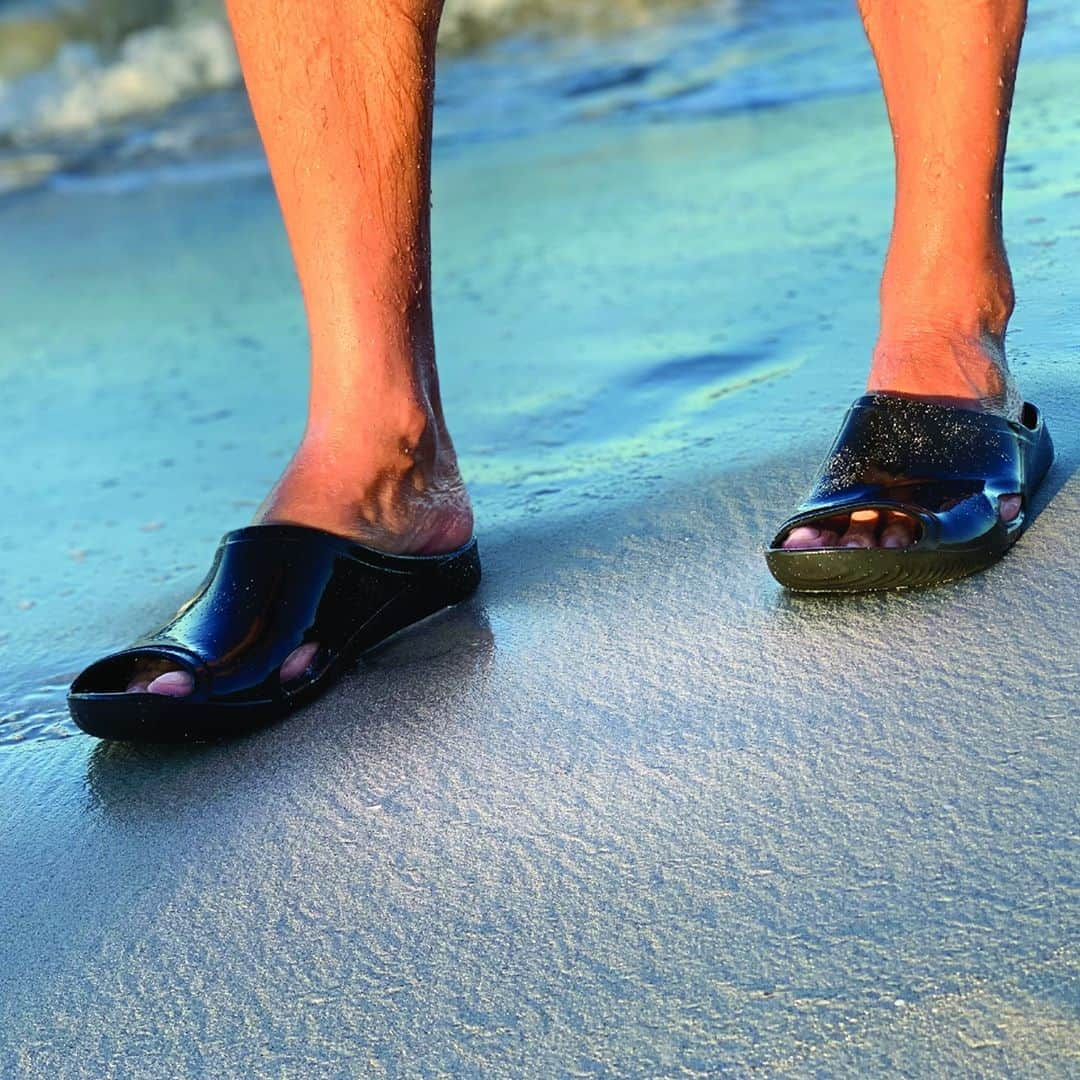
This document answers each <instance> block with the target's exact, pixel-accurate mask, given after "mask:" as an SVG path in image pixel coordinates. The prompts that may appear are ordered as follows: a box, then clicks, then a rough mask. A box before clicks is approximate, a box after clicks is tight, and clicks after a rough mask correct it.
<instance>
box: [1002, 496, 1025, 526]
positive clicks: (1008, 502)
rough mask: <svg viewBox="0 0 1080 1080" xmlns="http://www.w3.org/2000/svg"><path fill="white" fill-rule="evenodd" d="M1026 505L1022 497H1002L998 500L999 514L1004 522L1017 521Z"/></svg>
mask: <svg viewBox="0 0 1080 1080" xmlns="http://www.w3.org/2000/svg"><path fill="white" fill-rule="evenodd" d="M1023 504H1024V497H1023V496H1022V495H1002V496H1001V498H1000V499H998V514H1000V515H1001V520H1002V521H1004V522H1010V521H1015V520H1016V519H1017V518H1018V517H1019V516H1020V509H1021V507H1022V506H1023Z"/></svg>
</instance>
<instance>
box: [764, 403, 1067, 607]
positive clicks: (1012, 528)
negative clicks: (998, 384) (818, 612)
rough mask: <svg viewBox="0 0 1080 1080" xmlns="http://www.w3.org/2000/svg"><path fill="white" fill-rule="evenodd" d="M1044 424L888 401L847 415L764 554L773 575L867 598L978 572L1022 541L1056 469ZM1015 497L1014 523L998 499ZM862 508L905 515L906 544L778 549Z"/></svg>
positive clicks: (1026, 413)
mask: <svg viewBox="0 0 1080 1080" xmlns="http://www.w3.org/2000/svg"><path fill="white" fill-rule="evenodd" d="M1053 457H1054V449H1053V444H1052V442H1051V440H1050V434H1049V432H1048V431H1047V430H1046V425H1045V424H1044V423H1043V418H1042V416H1041V414H1040V412H1039V410H1038V409H1037V408H1035V406H1034V405H1030V404H1025V405H1024V407H1023V410H1022V414H1021V418H1020V420H1018V421H1016V420H1006V419H1005V418H1003V417H1000V416H995V415H993V414H991V413H985V412H978V411H975V410H972V409H964V408H958V407H954V406H949V405H938V404H933V403H930V402H924V401H919V400H917V399H910V398H905V397H900V396H895V395H891V394H868V395H865V396H864V397H860V398H858V399H857V400H856V401H855V403H854V404H853V405H852V407H851V408H850V409H849V410H848V413H847V415H846V416H845V418H844V422H843V424H842V425H841V428H840V432H839V434H838V435H837V438H836V441H835V442H834V443H833V446H832V449H831V450H830V451H829V455H828V457H827V458H826V459H825V462H824V463H823V464H822V466H821V468H820V470H819V471H818V474H817V477H816V478H815V480H814V484H813V487H812V489H811V491H810V494H809V495H808V496H807V498H806V499H805V501H804V502H803V503H802V505H801V506H799V508H798V509H797V510H796V512H795V513H794V514H793V515H792V516H791V517H790V518H788V519H787V521H785V522H784V524H783V525H782V526H781V527H780V530H779V531H778V533H777V535H776V537H775V538H774V539H773V541H772V543H771V544H770V545H769V547H768V548H767V549H766V552H765V558H766V562H767V563H768V566H769V570H770V571H771V572H772V575H773V577H775V578H776V580H777V581H779V582H780V583H781V584H782V585H784V586H786V587H787V588H789V589H793V590H795V591H798V592H865V591H871V590H877V589H897V588H915V587H920V586H926V585H936V584H939V583H941V582H945V581H950V580H952V579H954V578H958V577H963V576H965V575H967V574H972V573H975V572H976V571H978V570H982V569H984V568H985V567H987V566H989V565H990V564H991V563H993V562H995V561H996V560H997V559H999V558H1001V556H1002V555H1003V554H1004V553H1005V552H1006V551H1007V550H1008V549H1009V548H1010V547H1011V546H1012V545H1013V544H1014V543H1015V542H1016V541H1017V540H1018V539H1019V537H1020V535H1021V533H1022V532H1023V531H1024V529H1025V528H1026V526H1027V524H1028V522H1029V519H1030V500H1031V496H1032V495H1033V494H1034V492H1035V490H1036V488H1037V487H1038V486H1039V484H1040V483H1041V482H1042V479H1043V477H1044V476H1045V475H1046V473H1047V471H1048V469H1049V468H1050V464H1051V462H1052V461H1053ZM1008 495H1019V496H1020V499H1021V505H1020V511H1019V513H1018V514H1017V516H1016V517H1015V519H1013V520H1011V521H1009V522H1005V521H1003V520H1002V519H1001V516H1000V513H999V509H998V500H999V499H1001V498H1002V497H1004V496H1008ZM857 510H877V511H891V512H895V513H900V514H903V515H905V516H906V517H908V518H910V519H911V521H912V523H913V525H914V534H915V538H914V542H913V543H912V544H911V545H910V546H908V547H903V548H881V547H873V548H839V547H826V548H798V549H785V548H784V547H783V546H782V545H783V542H784V540H785V538H786V537H787V536H788V535H789V533H790V532H791V531H792V530H793V529H796V528H798V527H799V526H803V525H821V524H822V523H828V522H829V521H830V519H833V518H837V517H841V518H842V517H843V516H845V515H849V514H851V513H852V512H853V511H857Z"/></svg>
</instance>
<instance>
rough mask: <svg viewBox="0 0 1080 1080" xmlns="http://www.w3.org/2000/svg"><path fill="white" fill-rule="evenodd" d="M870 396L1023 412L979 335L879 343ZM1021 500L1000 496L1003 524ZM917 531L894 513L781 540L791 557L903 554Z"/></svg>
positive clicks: (995, 353) (993, 340)
mask: <svg viewBox="0 0 1080 1080" xmlns="http://www.w3.org/2000/svg"><path fill="white" fill-rule="evenodd" d="M867 390H868V391H869V392H870V393H897V394H904V395H905V396H909V397H919V398H922V399H923V400H926V401H934V402H937V403H938V404H943V405H957V406H960V407H962V408H970V409H982V410H985V411H987V412H994V413H997V414H999V415H1002V416H1006V417H1008V418H1009V419H1015V418H1017V417H1019V415H1020V410H1021V407H1022V404H1023V401H1022V398H1021V397H1020V394H1019V392H1018V391H1017V389H1016V385H1015V383H1014V382H1013V380H1012V377H1011V376H1010V375H1009V372H1008V368H1007V366H1006V363H1005V352H1004V349H1003V348H1002V345H1001V340H1000V338H999V337H997V336H995V335H992V334H982V335H980V336H979V337H978V338H970V337H969V338H965V337H963V336H961V335H958V334H948V335H945V334H920V335H908V336H906V337H905V338H904V339H903V340H901V341H898V342H896V343H894V344H882V343H879V344H878V346H877V348H876V349H875V351H874V362H873V365H872V367H871V371H870V377H869V380H868V382H867ZM1021 505H1022V498H1021V496H1020V495H1003V496H1002V497H1001V498H1000V499H999V500H998V514H999V516H1000V517H1001V520H1002V521H1004V522H1006V523H1008V522H1010V521H1015V520H1016V517H1017V515H1018V514H1019V513H1020V509H1021ZM919 533H920V529H919V523H918V521H917V520H916V519H915V518H913V517H911V516H910V515H908V514H903V513H898V512H896V511H893V510H855V511H854V512H853V513H851V514H840V515H835V514H834V515H832V516H830V517H827V518H822V519H821V520H818V521H814V522H810V523H809V524H806V525H799V526H797V527H796V528H794V529H792V530H791V532H789V533H788V535H787V536H786V537H785V538H784V540H783V543H782V545H781V546H782V547H784V548H785V549H787V550H789V551H807V550H818V549H822V548H894V549H895V548H907V547H911V546H912V545H914V544H916V543H917V542H918V538H919Z"/></svg>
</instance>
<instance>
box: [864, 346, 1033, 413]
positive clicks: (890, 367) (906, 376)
mask: <svg viewBox="0 0 1080 1080" xmlns="http://www.w3.org/2000/svg"><path fill="white" fill-rule="evenodd" d="M866 386H867V390H868V391H870V392H872V393H873V392H884V393H898V394H911V395H914V396H917V397H921V398H926V399H932V400H937V401H940V402H941V403H943V404H952V405H961V406H967V407H970V408H979V409H985V410H987V411H990V412H997V413H1001V414H1003V415H1007V416H1010V417H1011V416H1018V415H1019V412H1020V405H1021V401H1020V396H1019V394H1018V392H1017V390H1016V386H1015V383H1014V382H1013V379H1012V376H1011V375H1010V373H1009V369H1008V365H1007V363H1006V360H1005V349H1004V342H1003V341H1002V339H1001V338H1000V337H998V336H997V335H994V334H991V333H988V332H986V331H984V332H982V333H979V334H972V333H971V332H970V331H961V330H958V329H956V328H954V327H943V326H938V327H934V328H926V327H925V326H923V327H922V328H921V329H919V330H910V329H909V330H907V331H906V332H898V331H893V332H892V333H891V334H889V335H886V334H884V333H883V334H882V336H880V337H879V338H878V341H877V344H876V345H875V347H874V355H873V361H872V363H871V366H870V375H869V378H868V379H867V384H866Z"/></svg>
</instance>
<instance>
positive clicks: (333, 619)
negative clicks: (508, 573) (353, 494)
mask: <svg viewBox="0 0 1080 1080" xmlns="http://www.w3.org/2000/svg"><path fill="white" fill-rule="evenodd" d="M479 583H480V559H479V555H478V552H477V545H476V541H475V540H471V541H469V543H468V544H466V545H464V546H463V547H461V548H459V549H458V550H457V551H452V552H449V553H448V554H445V555H389V554H386V553H384V552H381V551H376V550H374V549H373V548H368V547H364V546H363V545H362V544H357V543H354V542H353V541H352V540H349V539H348V538H347V537H343V536H338V535H336V534H334V533H329V532H324V531H323V530H321V529H312V528H307V527H306V526H302V525H250V526H248V527H246V528H243V529H237V530H235V531H233V532H230V533H226V534H225V536H224V537H223V538H222V540H221V544H220V545H219V547H218V550H217V554H216V556H215V558H214V563H213V565H212V566H211V568H210V572H209V574H208V575H207V577H206V579H205V580H204V581H203V583H202V585H201V586H200V587H199V589H198V591H197V592H196V593H195V595H194V596H193V597H192V598H191V599H190V600H189V601H188V602H187V603H186V604H184V605H183V606H182V607H181V608H180V610H179V611H178V612H177V613H176V615H174V616H173V618H172V619H170V620H169V621H168V622H167V623H166V624H165V625H164V626H162V627H160V628H159V629H158V630H155V631H154V632H153V633H150V634H147V635H145V636H144V637H141V638H139V640H138V641H136V642H135V643H134V644H133V645H131V646H130V647H129V648H127V649H123V650H121V651H120V652H117V653H113V654H112V655H110V656H107V657H105V658H103V659H101V660H98V661H97V662H95V663H93V664H91V665H90V666H89V667H88V668H86V669H85V670H84V671H83V672H82V673H81V674H80V675H79V676H78V677H77V678H76V679H75V681H74V682H73V683H72V685H71V690H70V692H69V693H68V706H69V708H70V709H71V715H72V717H73V718H74V720H75V723H76V724H78V726H79V727H80V728H81V729H82V730H83V731H85V732H86V733H87V734H89V735H96V736H97V737H98V738H103V739H124V740H132V741H142V742H182V741H188V740H201V739H214V738H222V737H227V736H230V735H238V734H241V733H243V732H246V731H250V730H252V729H253V728H256V727H259V726H260V725H262V724H266V723H269V722H270V721H272V720H276V719H278V718H279V717H281V716H284V715H285V714H286V713H288V712H290V711H291V710H292V709H294V708H296V707H297V706H298V705H300V704H302V703H304V702H307V701H310V700H312V699H313V698H314V697H316V696H318V695H319V694H321V693H322V692H323V691H324V690H326V689H327V688H328V687H329V686H330V684H331V683H333V682H334V681H335V680H336V679H337V677H338V676H339V675H341V674H342V672H343V671H345V670H346V669H347V668H348V667H349V666H350V665H351V664H353V663H354V662H355V661H356V660H357V659H359V657H360V656H362V655H363V654H364V653H365V652H367V651H369V650H371V649H373V648H375V647H376V646H377V645H381V644H382V643H383V642H384V641H386V640H387V639H388V638H390V637H392V636H393V635H394V634H396V633H398V632H399V631H401V630H403V629H405V628H406V627H408V626H411V625H412V624H413V623H416V622H419V621H420V620H422V619H425V618H427V617H428V616H430V615H434V614H435V613H436V612H438V611H441V610H442V609H443V608H446V607H449V606H450V605H452V604H456V603H458V602H459V601H461V600H464V599H466V598H467V597H468V596H470V595H471V594H472V593H473V592H475V590H476V587H477V585H478V584H479ZM308 642H318V644H319V648H318V651H317V653H316V654H315V658H314V659H313V660H312V662H311V664H310V665H309V666H308V669H307V670H306V671H305V672H304V673H303V674H302V675H300V676H299V677H298V678H297V679H294V680H293V681H292V682H291V683H289V684H288V685H287V686H283V685H282V683H281V677H280V673H279V672H280V668H281V665H282V663H284V661H285V659H286V658H287V657H288V656H289V654H290V653H292V652H293V650H295V649H297V648H298V647H299V646H301V645H304V644H306V643H308ZM145 658H160V659H166V660H168V661H170V662H171V663H174V664H175V666H176V668H178V669H180V670H184V671H187V672H189V673H190V674H191V675H192V677H193V678H194V682H195V685H194V688H193V690H192V692H191V693H190V694H188V695H186V696H184V697H168V696H166V695H162V694H151V693H145V692H133V693H127V692H126V687H127V685H128V678H129V676H130V674H131V672H132V671H133V669H134V667H135V665H136V662H137V661H139V660H142V659H145Z"/></svg>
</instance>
